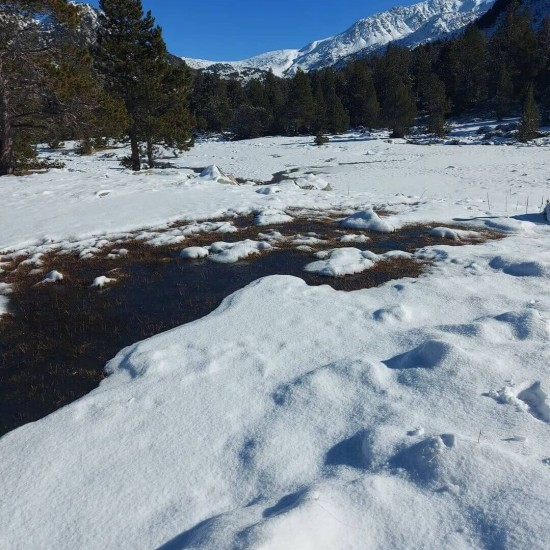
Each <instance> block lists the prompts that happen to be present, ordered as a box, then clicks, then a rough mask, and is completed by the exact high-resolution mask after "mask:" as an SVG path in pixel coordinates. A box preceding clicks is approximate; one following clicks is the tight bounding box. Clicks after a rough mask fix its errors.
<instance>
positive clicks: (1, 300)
mask: <svg viewBox="0 0 550 550" xmlns="http://www.w3.org/2000/svg"><path fill="white" fill-rule="evenodd" d="M8 303H9V299H8V297H7V296H3V295H1V294H0V317H1V316H2V315H6V314H7V313H8Z"/></svg>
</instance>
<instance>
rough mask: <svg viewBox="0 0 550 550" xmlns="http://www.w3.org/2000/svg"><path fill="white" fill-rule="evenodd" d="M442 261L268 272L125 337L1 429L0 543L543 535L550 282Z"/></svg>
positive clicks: (530, 541)
mask: <svg viewBox="0 0 550 550" xmlns="http://www.w3.org/2000/svg"><path fill="white" fill-rule="evenodd" d="M457 254H462V251H458V250H457ZM461 258H463V259H465V258H467V253H466V252H465V253H464V256H463V257H461ZM441 269H444V272H443V273H442V274H441V275H440V276H433V277H423V278H421V279H417V280H415V281H400V282H398V283H395V284H386V285H384V286H382V287H379V288H376V289H371V290H368V291H361V292H355V293H350V294H346V293H342V292H335V291H333V290H332V289H330V288H329V287H327V286H321V287H308V286H307V285H306V284H305V283H304V282H303V281H301V280H300V279H297V278H292V277H268V278H265V279H262V280H260V281H257V282H256V283H253V284H251V285H249V286H248V287H246V288H245V289H243V290H242V291H239V292H237V293H235V294H234V295H232V296H231V297H229V298H228V299H226V300H225V301H224V302H223V304H222V305H221V306H220V307H219V308H218V310H216V311H215V312H214V313H212V314H211V315H209V316H208V317H206V318H204V319H202V320H199V321H197V322H194V323H191V324H189V325H186V326H183V327H180V328H177V329H175V330H172V331H168V332H166V333H164V334H160V335H158V336H156V337H154V338H151V339H149V340H146V341H144V342H141V343H138V344H135V345H133V346H130V347H129V348H127V349H125V350H123V351H122V352H121V353H120V354H119V355H118V356H117V357H116V358H115V359H114V360H112V361H111V362H110V363H109V365H108V371H109V372H110V373H111V376H110V377H108V378H107V379H106V380H104V381H103V382H102V384H101V386H100V387H99V388H98V389H97V390H96V391H94V392H92V393H91V394H89V395H88V396H86V397H84V398H82V399H80V400H79V401H77V402H75V403H73V404H72V405H70V406H68V407H65V408H63V409H61V410H60V411H58V412H56V413H54V414H52V415H50V416H48V417H47V418H45V419H43V420H41V421H39V422H35V423H33V424H28V425H27V426H24V427H22V428H20V429H18V430H16V431H14V432H12V433H10V434H8V435H6V436H5V437H3V438H2V439H1V440H0V453H1V456H2V461H1V462H0V479H1V482H2V505H0V523H1V524H2V529H1V530H0V546H2V547H3V548H23V547H25V548H59V549H60V550H63V549H69V548H106V547H117V548H134V547H139V548H162V547H164V548H197V549H204V550H211V549H213V548H215V549H217V550H230V549H234V548H237V547H240V548H251V549H258V550H259V549H260V548H261V549H266V548H270V549H278V548H304V549H307V548H312V549H313V548H314V549H315V550H333V549H334V548H342V549H348V550H352V549H353V550H354V549H357V548H365V547H367V548H380V549H382V548H404V547H407V548H409V547H410V548H420V547H424V548H433V549H436V548H464V549H466V548H482V547H485V548H514V550H516V549H518V550H532V549H537V550H543V549H545V548H546V547H547V543H548V540H549V538H550V524H549V523H548V521H547V510H548V508H549V506H550V470H549V469H548V458H549V457H550V444H549V441H548V423H547V422H546V421H545V420H544V419H545V418H547V411H548V408H547V405H548V397H547V396H548V391H549V390H550V387H549V385H548V378H547V376H546V374H547V346H548V341H547V337H546V339H542V338H541V335H542V334H544V333H545V332H546V334H547V323H548V315H549V312H550V302H549V301H548V294H546V295H545V297H544V301H543V302H540V303H539V304H537V307H538V308H539V309H540V311H539V310H537V309H533V308H527V309H526V307H525V297H526V296H527V295H529V291H528V289H529V286H528V285H529V281H530V279H525V278H518V277H509V276H508V275H506V274H504V273H501V272H496V273H495V272H493V271H492V270H491V268H489V267H487V268H486V269H487V271H485V272H482V273H481V274H479V275H478V276H477V277H476V285H475V290H473V289H474V285H472V284H471V276H469V275H467V274H466V273H465V272H464V268H463V267H462V266H461V265H459V264H452V263H449V264H444V267H442V268H441ZM463 277H467V278H468V281H470V284H461V282H462V278H463ZM541 288H542V287H541ZM495 289H498V290H495ZM503 289H506V290H507V293H506V297H505V298H504V299H503ZM479 295H482V296H483V297H484V299H483V300H479V299H478V296H479ZM504 308H505V309H504ZM405 312H410V315H406V314H405ZM529 312H531V313H529ZM503 313H506V314H505V315H503ZM525 357H528V358H529V360H528V361H524V359H523V358H525ZM512 378H515V379H517V386H514V388H513V390H512V394H513V395H514V396H515V398H516V399H517V400H519V404H520V405H521V403H523V405H522V406H520V407H519V408H518V407H517V406H516V405H518V402H516V401H514V400H510V402H509V401H507V400H499V401H497V400H495V399H492V398H491V397H490V396H489V394H491V395H493V394H492V393H491V392H493V391H495V392H498V390H499V389H500V388H502V387H503V386H504V384H505V381H506V380H510V379H512ZM534 381H538V382H540V383H539V384H536V383H535V382H534ZM485 393H487V396H485V395H483V394H485ZM480 430H481V433H480ZM29 449H32V451H33V452H29ZM545 461H546V462H545ZM128 510H131V511H132V513H128ZM163 545H164V546H163Z"/></svg>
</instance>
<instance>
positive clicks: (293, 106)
mask: <svg viewBox="0 0 550 550" xmlns="http://www.w3.org/2000/svg"><path fill="white" fill-rule="evenodd" d="M286 111H287V120H288V126H287V131H289V132H290V133H291V134H296V133H310V132H311V130H312V127H313V121H314V117H315V102H314V100H313V93H312V90H311V84H310V81H309V78H308V76H307V75H306V74H305V73H304V72H303V71H302V70H301V69H298V71H297V72H296V74H295V75H294V78H293V79H292V80H291V82H290V90H289V94H288V100H287V106H286Z"/></svg>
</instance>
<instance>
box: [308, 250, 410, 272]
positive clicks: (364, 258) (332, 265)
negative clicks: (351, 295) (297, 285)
mask: <svg viewBox="0 0 550 550" xmlns="http://www.w3.org/2000/svg"><path fill="white" fill-rule="evenodd" d="M316 256H317V257H318V258H320V260H319V261H318V262H312V263H310V264H307V265H306V266H305V268H304V269H305V271H309V272H310V273H317V274H319V275H323V276H325V277H342V276H343V275H353V274H354V273H361V272H362V271H366V270H367V269H370V268H371V267H372V266H373V265H374V264H375V263H376V262H379V261H381V260H387V259H391V258H410V257H411V255H410V254H408V253H407V252H401V251H399V250H392V251H390V252H386V253H385V254H380V255H378V254H374V253H373V252H371V251H370V250H358V249H357V248H335V249H333V250H323V251H321V252H318V253H317V254H316Z"/></svg>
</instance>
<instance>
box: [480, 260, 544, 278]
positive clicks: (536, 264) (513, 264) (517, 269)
mask: <svg viewBox="0 0 550 550" xmlns="http://www.w3.org/2000/svg"><path fill="white" fill-rule="evenodd" d="M489 265H490V266H491V267H492V268H493V269H496V270H499V271H502V272H504V273H506V274H507V275H511V276H513V277H549V276H550V264H549V263H548V262H545V261H537V260H533V261H522V260H518V259H517V258H515V257H507V256H496V257H495V258H493V259H492V260H491V261H490V263H489Z"/></svg>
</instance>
